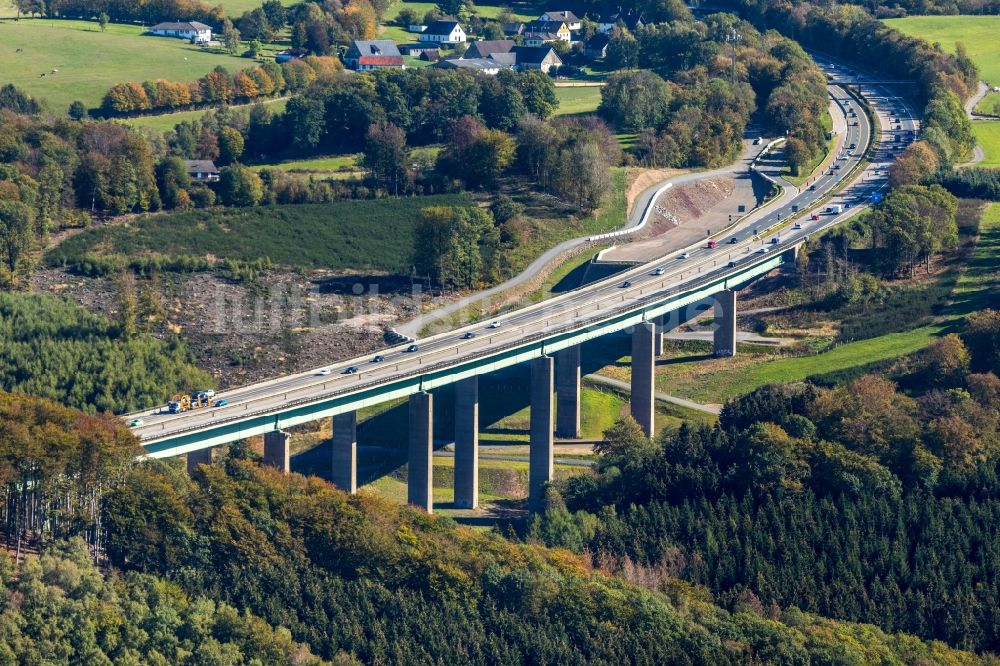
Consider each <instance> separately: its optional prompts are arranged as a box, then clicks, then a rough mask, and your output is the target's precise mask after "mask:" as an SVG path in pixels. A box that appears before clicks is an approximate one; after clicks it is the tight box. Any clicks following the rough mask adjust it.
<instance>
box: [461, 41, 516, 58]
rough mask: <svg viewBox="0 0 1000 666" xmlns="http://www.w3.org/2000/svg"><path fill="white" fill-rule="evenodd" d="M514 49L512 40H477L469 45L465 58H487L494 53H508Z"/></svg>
mask: <svg viewBox="0 0 1000 666" xmlns="http://www.w3.org/2000/svg"><path fill="white" fill-rule="evenodd" d="M512 48H514V40H513V39H479V40H476V41H474V42H470V43H469V48H468V49H466V51H465V57H466V58H489V57H490V56H491V55H493V54H494V53H510V50H511V49H512Z"/></svg>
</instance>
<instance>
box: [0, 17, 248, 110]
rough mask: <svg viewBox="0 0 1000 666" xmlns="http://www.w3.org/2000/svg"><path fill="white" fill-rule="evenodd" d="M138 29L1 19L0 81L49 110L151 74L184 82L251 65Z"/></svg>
mask: <svg viewBox="0 0 1000 666" xmlns="http://www.w3.org/2000/svg"><path fill="white" fill-rule="evenodd" d="M142 31H143V28H141V27H139V26H134V25H117V24H112V25H109V26H108V29H107V32H101V29H100V27H99V26H98V25H97V23H90V22H86V21H61V20H50V19H21V20H20V21H18V22H16V23H15V22H13V21H4V22H0V44H3V48H2V49H0V85H2V84H6V83H13V84H14V85H16V86H17V87H18V88H21V89H22V90H24V91H25V92H27V93H28V94H30V95H32V96H34V97H36V98H41V99H45V100H47V101H48V102H49V105H50V106H51V110H52V111H53V112H55V113H65V112H66V109H67V108H68V107H69V105H70V103H71V102H73V101H74V100H80V101H81V102H83V103H84V104H86V105H87V106H88V107H91V108H93V107H97V106H99V105H100V103H101V100H102V99H103V97H104V93H106V92H107V90H108V88H110V87H111V86H112V85H114V84H116V83H124V82H128V81H146V80H153V79H169V80H171V81H180V82H185V83H186V82H188V81H194V80H195V79H197V78H198V77H200V76H203V75H205V74H207V73H208V72H210V71H211V70H212V69H214V68H215V67H216V66H218V65H222V66H223V67H225V68H226V69H229V70H231V71H236V70H240V69H245V68H247V67H250V66H251V65H252V62H251V61H250V60H247V59H246V58H237V57H234V56H230V55H228V54H219V53H212V52H209V51H208V50H206V49H201V48H199V47H197V46H194V45H193V44H189V43H188V42H186V41H184V40H182V39H170V38H167V37H153V36H146V35H143V34H142ZM18 49H21V52H20V53H19V52H18ZM56 69H57V70H59V71H58V72H57V73H53V70H56ZM42 74H45V76H44V77H43V76H41V75H42Z"/></svg>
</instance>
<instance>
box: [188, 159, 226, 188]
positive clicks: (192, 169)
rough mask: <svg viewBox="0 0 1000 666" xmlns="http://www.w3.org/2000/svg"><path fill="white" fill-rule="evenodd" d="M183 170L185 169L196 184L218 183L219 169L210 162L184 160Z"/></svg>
mask: <svg viewBox="0 0 1000 666" xmlns="http://www.w3.org/2000/svg"><path fill="white" fill-rule="evenodd" d="M184 168H185V169H187V172H188V176H190V177H191V180H193V181H195V182H198V183H217V182H218V181H219V168H218V167H217V166H215V162H213V161H212V160H184Z"/></svg>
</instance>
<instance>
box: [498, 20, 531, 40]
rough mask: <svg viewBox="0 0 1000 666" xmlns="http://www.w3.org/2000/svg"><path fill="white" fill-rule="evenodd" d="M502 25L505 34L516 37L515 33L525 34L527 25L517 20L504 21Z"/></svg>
mask: <svg viewBox="0 0 1000 666" xmlns="http://www.w3.org/2000/svg"><path fill="white" fill-rule="evenodd" d="M501 27H502V28H503V34H505V35H507V36H508V37H514V36H515V35H523V34H524V28H525V25H524V24H523V23H521V22H518V21H515V22H514V23H504V24H503V26H501Z"/></svg>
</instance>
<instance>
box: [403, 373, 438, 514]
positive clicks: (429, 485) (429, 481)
mask: <svg viewBox="0 0 1000 666" xmlns="http://www.w3.org/2000/svg"><path fill="white" fill-rule="evenodd" d="M409 410H410V455H409V465H408V467H407V474H406V501H407V502H408V503H410V504H412V505H414V506H416V507H418V508H420V509H423V510H424V511H426V512H427V513H433V512H434V484H433V479H434V397H433V396H432V395H431V394H430V393H426V392H425V393H414V394H413V395H411V396H410V401H409Z"/></svg>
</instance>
